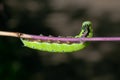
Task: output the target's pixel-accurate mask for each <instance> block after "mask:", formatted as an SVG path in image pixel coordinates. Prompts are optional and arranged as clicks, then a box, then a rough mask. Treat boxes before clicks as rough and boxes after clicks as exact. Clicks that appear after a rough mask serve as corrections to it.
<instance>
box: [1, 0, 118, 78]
mask: <svg viewBox="0 0 120 80" xmlns="http://www.w3.org/2000/svg"><path fill="white" fill-rule="evenodd" d="M119 7H120V1H119V0H104V1H102V0H99V1H98V0H89V1H88V0H3V1H0V30H2V31H14V32H23V33H28V34H36V35H39V34H43V35H46V36H48V35H53V36H59V35H60V36H75V35H76V34H78V33H79V31H80V28H81V23H82V22H83V21H85V20H90V21H92V23H93V29H94V36H98V37H101V36H104V37H105V36H106V37H108V36H120V31H119V30H120V15H119V14H120V9H119ZM119 47H120V42H92V43H91V45H89V46H88V47H87V48H85V49H84V50H82V51H78V52H74V53H69V54H59V53H58V54H54V53H49V52H41V51H36V50H33V49H29V48H26V47H24V46H23V44H22V42H21V41H20V40H19V39H18V38H13V37H3V36H0V80H120V77H119V75H120V48H119Z"/></svg>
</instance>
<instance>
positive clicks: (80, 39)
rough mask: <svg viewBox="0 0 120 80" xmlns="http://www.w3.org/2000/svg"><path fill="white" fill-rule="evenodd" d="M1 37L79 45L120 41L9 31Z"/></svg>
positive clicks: (112, 38)
mask: <svg viewBox="0 0 120 80" xmlns="http://www.w3.org/2000/svg"><path fill="white" fill-rule="evenodd" d="M0 36H10V37H18V38H26V39H34V40H43V41H47V40H51V41H61V42H68V41H69V42H76V43H79V42H81V41H120V37H92V38H68V37H50V36H38V35H31V34H24V33H19V32H7V31H0Z"/></svg>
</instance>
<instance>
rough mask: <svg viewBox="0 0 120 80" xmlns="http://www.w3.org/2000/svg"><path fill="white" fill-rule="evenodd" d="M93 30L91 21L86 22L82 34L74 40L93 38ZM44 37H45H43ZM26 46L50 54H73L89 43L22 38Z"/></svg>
mask: <svg viewBox="0 0 120 80" xmlns="http://www.w3.org/2000/svg"><path fill="white" fill-rule="evenodd" d="M92 36H93V29H92V23H91V22H90V21H85V22H83V23H82V29H81V32H80V33H79V34H78V35H76V36H75V37H74V38H81V37H82V38H84V37H87V38H89V37H92ZM43 37H44V36H43ZM21 41H22V42H23V44H24V46H26V47H29V48H32V49H36V50H40V51H48V52H60V53H63V52H73V51H78V50H81V49H83V48H84V47H86V46H87V45H88V42H84V41H82V42H79V43H78V42H74V41H71V42H70V41H69V40H68V41H67V42H63V41H61V40H55V39H54V40H52V39H51V40H34V39H23V38H21Z"/></svg>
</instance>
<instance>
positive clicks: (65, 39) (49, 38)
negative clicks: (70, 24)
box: [31, 35, 120, 43]
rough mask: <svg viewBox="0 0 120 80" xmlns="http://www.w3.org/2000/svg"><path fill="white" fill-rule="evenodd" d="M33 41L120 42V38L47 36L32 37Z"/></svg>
mask: <svg viewBox="0 0 120 80" xmlns="http://www.w3.org/2000/svg"><path fill="white" fill-rule="evenodd" d="M31 38H32V39H35V40H42V41H49V40H50V41H53V42H56V41H60V42H71V43H73V42H75V43H79V42H83V41H120V37H93V38H67V37H66V38H63V37H47V36H36V35H31Z"/></svg>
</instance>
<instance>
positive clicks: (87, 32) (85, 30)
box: [81, 21, 93, 37]
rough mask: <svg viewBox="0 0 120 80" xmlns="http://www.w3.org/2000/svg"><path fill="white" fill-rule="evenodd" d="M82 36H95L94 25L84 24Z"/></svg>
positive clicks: (87, 22) (86, 22) (88, 22)
mask: <svg viewBox="0 0 120 80" xmlns="http://www.w3.org/2000/svg"><path fill="white" fill-rule="evenodd" d="M81 36H82V37H92V36H93V30H92V23H91V22H90V21H85V22H83V24H82V31H81Z"/></svg>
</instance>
